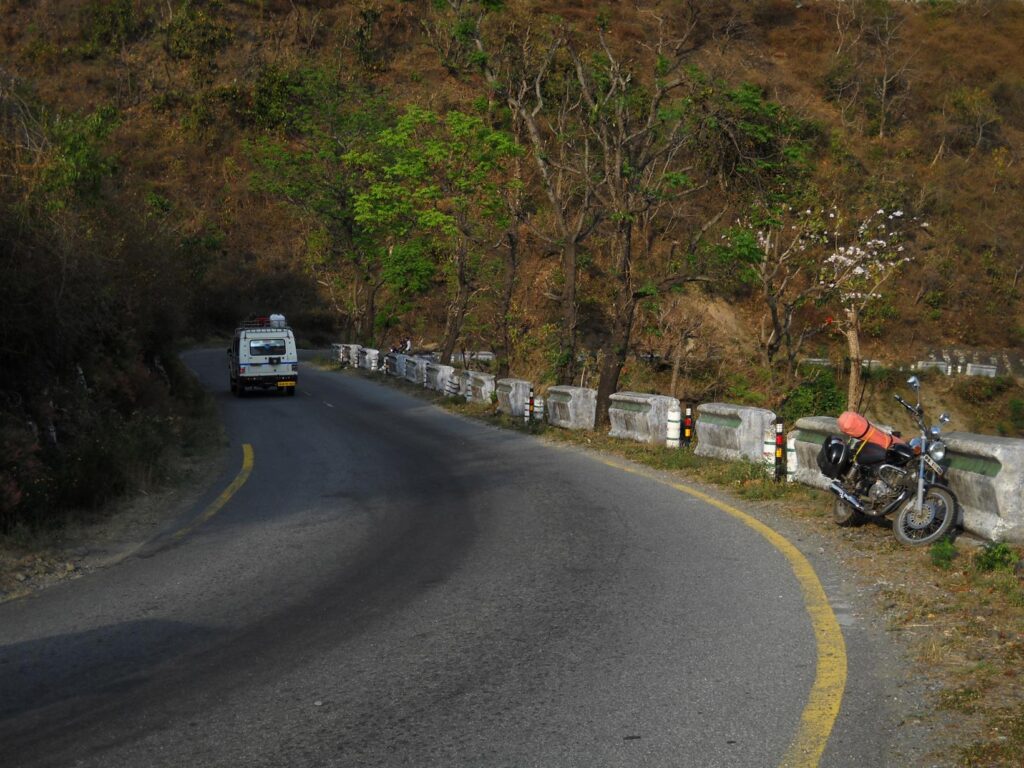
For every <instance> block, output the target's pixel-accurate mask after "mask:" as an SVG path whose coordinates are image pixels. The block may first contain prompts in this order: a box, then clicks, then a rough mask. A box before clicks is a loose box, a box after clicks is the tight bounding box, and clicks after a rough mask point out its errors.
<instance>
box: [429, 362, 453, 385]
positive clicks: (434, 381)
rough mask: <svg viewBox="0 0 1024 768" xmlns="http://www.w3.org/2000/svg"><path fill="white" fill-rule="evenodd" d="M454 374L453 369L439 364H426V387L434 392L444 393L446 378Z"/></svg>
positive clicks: (446, 383)
mask: <svg viewBox="0 0 1024 768" xmlns="http://www.w3.org/2000/svg"><path fill="white" fill-rule="evenodd" d="M453 373H455V367H454V366H451V365H442V364H441V363H434V362H430V363H427V367H426V376H427V386H428V387H429V388H430V389H433V390H434V391H435V392H444V391H446V388H447V386H448V377H449V376H451V375H452V374H453Z"/></svg>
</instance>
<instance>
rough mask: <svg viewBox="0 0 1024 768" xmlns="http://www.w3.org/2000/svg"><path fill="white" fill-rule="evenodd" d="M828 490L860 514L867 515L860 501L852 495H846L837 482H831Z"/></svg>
mask: <svg viewBox="0 0 1024 768" xmlns="http://www.w3.org/2000/svg"><path fill="white" fill-rule="evenodd" d="M828 489H829V490H830V491H832V493H834V494H835V495H836V496H838V497H839V498H840V499H842V500H843V501H845V502H846V503H847V504H849V505H850V506H851V507H853V508H854V509H856V510H857V511H858V512H860V513H861V514H867V510H866V509H864V505H863V504H861V501H860V499H858V498H857V497H856V496H854V495H852V494H849V493H847V492H846V491H845V490H844V489H843V486H841V485H840V484H839V481H833V483H832V484H831V485H830V486H829V487H828Z"/></svg>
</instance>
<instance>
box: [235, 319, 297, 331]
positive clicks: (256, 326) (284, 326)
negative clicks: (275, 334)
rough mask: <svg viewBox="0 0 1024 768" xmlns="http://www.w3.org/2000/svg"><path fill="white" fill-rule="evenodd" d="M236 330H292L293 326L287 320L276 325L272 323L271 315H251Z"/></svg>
mask: <svg viewBox="0 0 1024 768" xmlns="http://www.w3.org/2000/svg"><path fill="white" fill-rule="evenodd" d="M236 330H246V331H251V330H267V331H282V330H291V326H290V325H288V323H287V322H284V323H281V324H279V325H274V324H272V323H271V321H270V318H269V317H250V318H246V319H245V320H243V321H242V322H241V323H239V325H238V328H237V329H236Z"/></svg>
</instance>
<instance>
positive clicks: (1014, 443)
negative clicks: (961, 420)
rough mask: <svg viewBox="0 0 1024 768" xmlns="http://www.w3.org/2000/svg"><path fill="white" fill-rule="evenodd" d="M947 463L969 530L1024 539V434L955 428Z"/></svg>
mask: <svg viewBox="0 0 1024 768" xmlns="http://www.w3.org/2000/svg"><path fill="white" fill-rule="evenodd" d="M942 439H943V441H945V443H946V447H947V450H946V458H945V459H944V460H943V462H942V463H943V465H945V466H947V467H948V468H949V473H948V476H949V487H950V488H952V489H953V492H954V493H955V494H956V497H957V499H958V500H959V502H960V506H961V508H962V509H963V526H964V530H966V531H970V532H971V533H973V534H976V535H978V536H981V537H983V538H985V539H988V540H989V541H1008V542H1013V543H1015V544H1024V501H1022V500H1024V440H1017V439H1013V438H1009V437H996V436H994V435H974V434H970V433H967V432H950V433H949V434H946V435H943V436H942Z"/></svg>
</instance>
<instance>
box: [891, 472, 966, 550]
mask: <svg viewBox="0 0 1024 768" xmlns="http://www.w3.org/2000/svg"><path fill="white" fill-rule="evenodd" d="M955 524H956V496H954V495H953V494H952V492H951V491H949V490H947V489H946V488H943V487H942V486H940V485H930V486H928V487H927V488H925V489H924V499H923V502H922V504H921V511H920V513H919V512H918V511H917V498H916V497H914V498H911V499H910V500H909V501H907V502H906V503H905V504H904V505H903V506H902V507H900V511H899V513H897V515H896V519H895V520H893V523H892V532H893V535H894V536H895V537H896V539H897V541H899V542H900V543H901V544H906V545H908V546H911V547H920V546H923V545H925V544H931V543H932V542H934V541H938V540H939V539H941V538H942V537H943V536H945V535H946V534H948V533H949V532H950V531H951V530H952V529H953V526H954V525H955Z"/></svg>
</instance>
